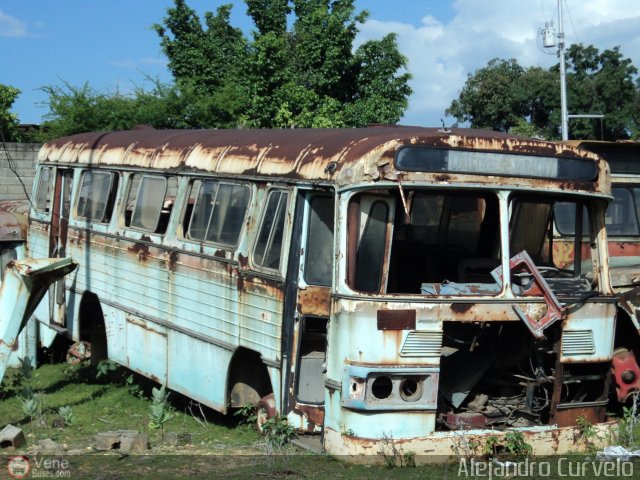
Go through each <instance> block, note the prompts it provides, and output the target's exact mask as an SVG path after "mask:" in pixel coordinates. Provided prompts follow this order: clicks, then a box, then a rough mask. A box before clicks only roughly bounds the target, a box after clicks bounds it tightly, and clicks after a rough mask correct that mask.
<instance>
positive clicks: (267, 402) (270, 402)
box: [256, 393, 277, 433]
mask: <svg viewBox="0 0 640 480" xmlns="http://www.w3.org/2000/svg"><path fill="white" fill-rule="evenodd" d="M276 413H277V412H276V397H275V395H274V394H273V393H270V394H269V395H265V396H264V397H262V398H261V399H260V401H259V402H258V403H257V404H256V430H258V431H259V432H260V433H264V428H263V427H264V424H265V423H267V420H269V419H270V418H273V417H275V416H276Z"/></svg>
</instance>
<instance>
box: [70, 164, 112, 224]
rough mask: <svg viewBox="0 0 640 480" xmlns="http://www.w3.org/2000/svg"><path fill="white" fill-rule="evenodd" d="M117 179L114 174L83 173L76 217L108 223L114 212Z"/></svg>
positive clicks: (91, 171) (90, 171) (89, 171)
mask: <svg viewBox="0 0 640 480" xmlns="http://www.w3.org/2000/svg"><path fill="white" fill-rule="evenodd" d="M116 189H117V177H116V175H115V174H114V173H112V172H97V171H93V170H86V171H84V172H83V173H82V179H81V181H80V193H79V194H78V201H77V203H76V216H77V217H78V218H84V219H87V220H93V221H95V222H98V223H108V222H109V220H110V219H111V214H112V212H113V204H114V200H115V191H116Z"/></svg>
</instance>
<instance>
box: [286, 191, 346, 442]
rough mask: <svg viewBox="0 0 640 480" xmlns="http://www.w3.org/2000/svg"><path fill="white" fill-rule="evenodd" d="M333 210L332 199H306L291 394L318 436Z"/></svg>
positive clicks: (319, 196)
mask: <svg viewBox="0 0 640 480" xmlns="http://www.w3.org/2000/svg"><path fill="white" fill-rule="evenodd" d="M334 210H335V200H334V196H333V194H327V193H309V194H307V195H305V210H304V217H305V221H304V224H303V232H304V233H303V238H302V244H301V257H300V259H301V263H300V271H299V275H300V278H299V282H298V291H297V321H296V322H295V326H294V338H295V339H297V341H295V342H294V345H293V348H294V350H295V352H294V355H292V364H293V366H294V368H295V370H294V375H293V382H292V389H293V399H294V402H293V403H294V408H293V410H294V412H295V413H298V414H300V415H301V417H302V418H303V419H304V420H303V422H304V424H303V425H302V426H303V428H304V429H305V430H307V431H319V430H320V428H321V427H322V424H323V420H324V376H325V361H326V354H327V329H328V326H329V315H330V311H331V285H332V281H333V271H334V263H335V262H334V254H333V245H334V241H333V240H334V238H333V232H334V217H335V214H334Z"/></svg>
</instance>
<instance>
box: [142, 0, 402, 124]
mask: <svg viewBox="0 0 640 480" xmlns="http://www.w3.org/2000/svg"><path fill="white" fill-rule="evenodd" d="M246 3H247V7H248V14H249V16H250V17H251V18H252V20H253V22H254V24H255V26H256V30H255V31H254V32H253V38H252V39H251V40H248V39H246V38H244V37H243V35H242V32H241V31H240V30H239V29H236V28H234V27H232V26H231V24H230V11H231V7H230V6H229V5H225V6H222V7H220V8H219V9H218V10H217V13H216V14H212V13H210V12H207V13H206V14H205V21H204V25H203V23H202V22H201V20H200V18H199V17H198V16H197V14H196V13H195V11H194V10H193V9H191V8H190V7H188V6H187V4H186V2H185V1H184V0H175V5H174V7H173V8H170V9H169V10H168V11H167V17H166V18H164V19H163V21H162V23H161V24H157V25H155V26H154V28H155V30H156V32H157V33H158V35H159V36H160V39H161V46H162V49H163V51H164V53H165V54H166V55H167V57H168V58H169V68H170V69H171V71H172V73H173V75H174V77H175V79H176V84H177V86H178V88H179V89H180V90H181V91H182V90H184V89H185V88H188V89H190V90H191V91H192V92H195V94H196V95H202V96H204V97H206V98H207V99H208V102H209V103H208V107H209V108H208V110H209V113H210V114H211V116H210V118H211V119H212V120H211V123H213V124H214V125H205V126H220V127H229V126H234V125H236V126H238V125H239V126H254V127H340V126H362V125H366V124H368V123H395V122H397V121H398V120H399V119H400V117H401V116H402V114H403V113H404V110H405V109H406V107H407V97H408V96H409V95H410V94H411V89H410V87H409V86H408V81H409V78H410V75H409V74H408V73H406V72H404V70H405V69H406V66H407V61H406V59H405V58H404V57H403V56H402V55H401V54H400V53H399V51H398V47H397V43H396V40H395V37H394V36H393V35H388V36H386V37H384V38H383V39H382V40H379V41H369V42H365V43H364V44H363V45H361V46H360V47H359V48H358V50H356V52H355V53H354V52H353V48H352V47H353V41H354V40H355V36H356V34H357V32H358V25H359V24H361V23H362V22H364V20H365V19H366V12H363V13H360V14H355V6H354V0H338V1H335V2H331V3H329V2H327V1H326V0H277V1H266V0H246ZM289 16H290V17H289ZM288 18H292V22H291V27H290V28H288V26H287V25H288V24H287V20H288Z"/></svg>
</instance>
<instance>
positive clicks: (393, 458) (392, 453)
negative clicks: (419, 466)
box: [378, 432, 416, 468]
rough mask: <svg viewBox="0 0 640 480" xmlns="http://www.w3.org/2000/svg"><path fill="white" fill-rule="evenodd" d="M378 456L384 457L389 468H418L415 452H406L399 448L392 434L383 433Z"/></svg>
mask: <svg viewBox="0 0 640 480" xmlns="http://www.w3.org/2000/svg"><path fill="white" fill-rule="evenodd" d="M378 454H380V455H382V457H383V459H384V465H385V467H387V468H396V467H400V468H402V467H415V466H416V454H415V452H411V451H409V452H405V451H404V450H403V449H402V447H398V446H397V445H396V442H395V440H394V439H393V436H392V435H391V434H387V433H384V432H383V433H382V447H381V448H380V450H379V451H378Z"/></svg>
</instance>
